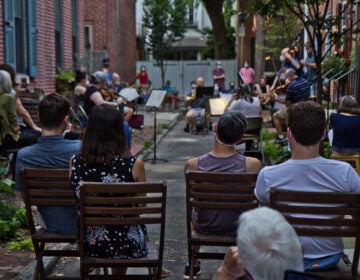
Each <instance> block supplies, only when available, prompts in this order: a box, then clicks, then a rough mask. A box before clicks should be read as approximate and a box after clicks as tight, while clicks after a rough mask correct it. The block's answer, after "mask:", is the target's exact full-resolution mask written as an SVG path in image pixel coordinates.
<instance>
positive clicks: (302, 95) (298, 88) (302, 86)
mask: <svg viewBox="0 0 360 280" xmlns="http://www.w3.org/2000/svg"><path fill="white" fill-rule="evenodd" d="M309 98H310V85H309V84H308V82H307V81H306V80H305V79H304V78H302V77H298V78H296V79H295V80H293V81H292V82H291V83H290V84H289V85H288V86H287V88H286V98H285V99H286V100H287V101H290V102H291V104H294V103H297V102H300V101H305V100H308V99H309Z"/></svg>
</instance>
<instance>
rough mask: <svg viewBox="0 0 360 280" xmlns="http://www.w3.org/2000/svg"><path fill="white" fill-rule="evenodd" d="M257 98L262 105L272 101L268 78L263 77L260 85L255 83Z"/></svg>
mask: <svg viewBox="0 0 360 280" xmlns="http://www.w3.org/2000/svg"><path fill="white" fill-rule="evenodd" d="M255 90H256V93H257V97H258V98H259V100H260V101H261V104H267V103H268V101H269V100H270V86H269V85H268V84H267V78H266V76H262V77H261V79H260V82H259V83H255Z"/></svg>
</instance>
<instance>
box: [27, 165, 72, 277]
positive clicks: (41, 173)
mask: <svg viewBox="0 0 360 280" xmlns="http://www.w3.org/2000/svg"><path fill="white" fill-rule="evenodd" d="M21 178H22V184H23V197H24V202H25V208H26V217H27V221H28V226H29V229H30V233H31V239H32V242H33V245H34V250H35V254H36V268H35V272H34V279H38V278H40V279H46V275H45V269H44V262H43V257H45V256H58V257H61V256H79V252H78V250H77V248H76V246H75V244H76V240H77V237H76V234H69V235H65V234H54V233H49V232H47V231H46V230H44V229H37V228H36V226H35V221H34V217H33V212H32V209H31V206H61V207H74V209H75V198H74V193H73V190H72V188H71V186H70V182H69V170H68V169H40V168H24V169H22V170H21ZM52 243H68V246H49V245H50V244H52ZM56 279H79V278H78V277H58V278H56Z"/></svg>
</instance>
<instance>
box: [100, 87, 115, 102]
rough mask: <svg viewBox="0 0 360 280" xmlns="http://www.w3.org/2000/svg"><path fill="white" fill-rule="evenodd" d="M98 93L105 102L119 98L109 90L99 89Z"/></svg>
mask: <svg viewBox="0 0 360 280" xmlns="http://www.w3.org/2000/svg"><path fill="white" fill-rule="evenodd" d="M100 93H101V95H102V96H103V98H104V99H105V100H113V99H115V100H116V99H118V98H119V97H120V96H119V94H118V93H117V92H115V91H114V90H113V89H111V88H102V89H100Z"/></svg>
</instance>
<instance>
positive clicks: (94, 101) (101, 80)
mask: <svg viewBox="0 0 360 280" xmlns="http://www.w3.org/2000/svg"><path fill="white" fill-rule="evenodd" d="M106 85H107V77H106V74H105V73H104V72H103V71H96V72H95V73H93V74H92V75H91V76H90V85H89V86H88V87H87V89H86V91H85V94H84V97H83V100H84V110H85V112H86V114H87V115H88V116H89V115H90V114H91V111H92V109H93V108H94V107H95V106H96V105H100V104H109V105H112V106H116V107H117V106H118V102H116V101H106V100H105V99H104V97H103V95H102V93H101V91H102V89H104V88H106ZM104 92H105V91H104Z"/></svg>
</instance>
